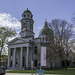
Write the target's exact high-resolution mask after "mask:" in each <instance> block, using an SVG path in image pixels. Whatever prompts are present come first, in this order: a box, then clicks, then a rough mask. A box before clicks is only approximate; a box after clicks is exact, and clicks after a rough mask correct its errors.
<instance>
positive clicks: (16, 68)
mask: <svg viewBox="0 0 75 75" xmlns="http://www.w3.org/2000/svg"><path fill="white" fill-rule="evenodd" d="M7 70H24V68H20V67H8V68H7Z"/></svg>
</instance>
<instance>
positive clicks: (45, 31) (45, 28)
mask: <svg viewBox="0 0 75 75" xmlns="http://www.w3.org/2000/svg"><path fill="white" fill-rule="evenodd" d="M48 33H49V34H53V31H52V30H51V29H50V28H49V27H48V25H47V21H46V22H45V26H44V27H43V28H42V29H41V31H40V33H39V36H41V35H47V34H48Z"/></svg>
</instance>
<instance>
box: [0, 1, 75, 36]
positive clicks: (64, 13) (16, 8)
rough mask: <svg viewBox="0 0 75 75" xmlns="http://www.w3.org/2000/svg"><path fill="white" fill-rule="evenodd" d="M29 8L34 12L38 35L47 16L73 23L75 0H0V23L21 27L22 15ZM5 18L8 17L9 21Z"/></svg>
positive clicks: (49, 18)
mask: <svg viewBox="0 0 75 75" xmlns="http://www.w3.org/2000/svg"><path fill="white" fill-rule="evenodd" d="M27 8H28V9H29V10H30V11H31V12H32V14H33V19H34V32H35V37H37V36H38V35H39V32H40V29H41V28H42V27H43V26H44V22H45V18H47V21H48V22H50V21H51V20H52V19H57V18H60V19H65V20H66V21H68V22H69V23H72V17H74V14H73V13H74V12H75V0H0V16H1V17H0V19H1V21H0V22H2V21H3V22H2V23H0V25H4V24H5V25H7V24H9V25H11V26H14V27H15V26H18V27H20V23H19V22H20V20H21V15H22V13H23V11H24V10H26V9H27ZM5 18H8V21H7V20H5ZM9 19H11V20H9ZM11 21H15V22H11ZM19 30H20V29H18V31H19Z"/></svg>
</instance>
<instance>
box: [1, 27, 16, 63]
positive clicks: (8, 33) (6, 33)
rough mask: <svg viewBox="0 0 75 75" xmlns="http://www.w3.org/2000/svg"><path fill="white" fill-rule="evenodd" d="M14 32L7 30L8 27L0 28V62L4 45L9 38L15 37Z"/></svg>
mask: <svg viewBox="0 0 75 75" xmlns="http://www.w3.org/2000/svg"><path fill="white" fill-rule="evenodd" d="M15 34H16V32H15V30H13V29H11V28H8V27H0V62H1V53H2V51H3V48H4V46H5V44H6V43H7V41H8V38H9V37H13V36H15Z"/></svg>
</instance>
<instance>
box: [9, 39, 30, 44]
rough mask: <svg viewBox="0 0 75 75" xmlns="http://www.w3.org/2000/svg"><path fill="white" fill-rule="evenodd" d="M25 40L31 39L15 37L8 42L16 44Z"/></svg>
mask: <svg viewBox="0 0 75 75" xmlns="http://www.w3.org/2000/svg"><path fill="white" fill-rule="evenodd" d="M24 42H29V40H27V39H23V38H15V39H13V40H11V41H9V42H8V44H16V43H24Z"/></svg>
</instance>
